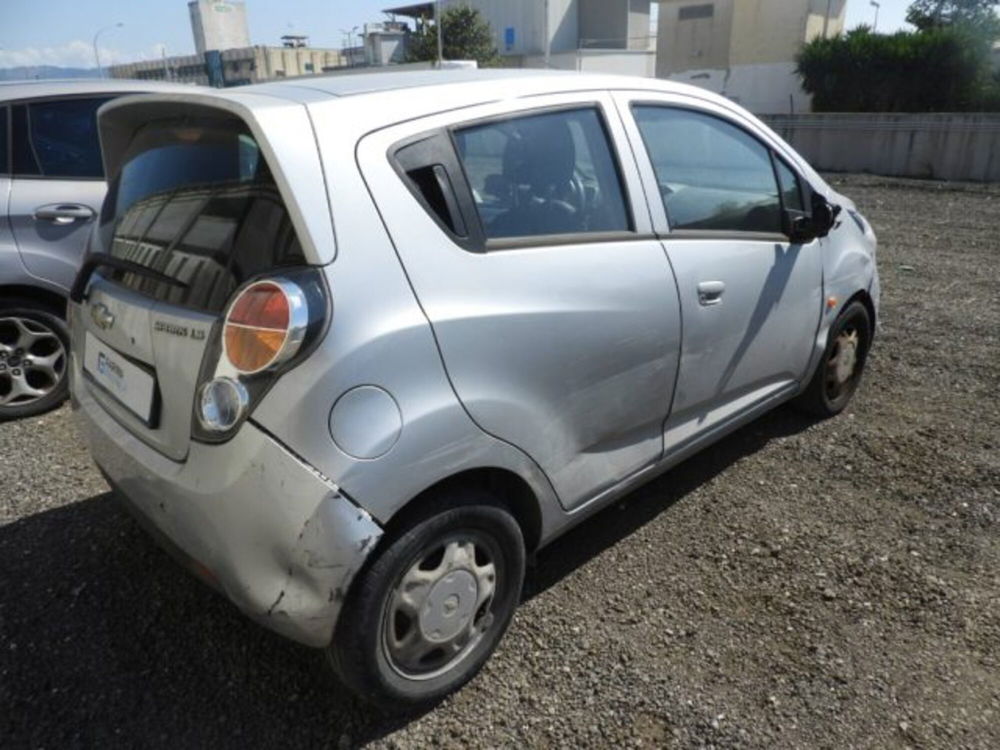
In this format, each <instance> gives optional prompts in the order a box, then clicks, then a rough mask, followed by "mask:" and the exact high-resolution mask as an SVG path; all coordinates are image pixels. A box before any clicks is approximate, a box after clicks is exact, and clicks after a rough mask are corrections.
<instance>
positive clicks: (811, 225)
mask: <svg viewBox="0 0 1000 750" xmlns="http://www.w3.org/2000/svg"><path fill="white" fill-rule="evenodd" d="M781 231H782V232H783V233H784V234H785V236H786V237H788V239H789V240H790V241H791V242H792V243H793V244H796V245H805V244H806V243H809V242H812V241H813V240H814V239H816V238H817V237H820V236H821V235H820V234H819V232H818V231H817V228H816V224H815V221H814V220H813V218H812V217H810V216H809V214H807V213H805V212H804V211H793V210H791V209H788V208H786V209H785V210H784V212H783V213H782V216H781Z"/></svg>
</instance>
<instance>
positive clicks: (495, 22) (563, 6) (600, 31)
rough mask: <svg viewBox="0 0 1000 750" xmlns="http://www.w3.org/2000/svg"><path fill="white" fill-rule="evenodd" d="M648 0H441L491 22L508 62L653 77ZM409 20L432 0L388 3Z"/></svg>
mask: <svg viewBox="0 0 1000 750" xmlns="http://www.w3.org/2000/svg"><path fill="white" fill-rule="evenodd" d="M650 5H651V0H441V3H440V6H441V10H442V11H444V10H447V9H448V8H451V7H455V6H468V7H471V8H474V9H476V10H478V11H479V13H480V14H481V15H482V17H483V18H484V20H486V21H487V22H489V24H490V26H491V28H492V29H493V33H494V35H495V41H496V47H497V50H498V51H499V52H500V55H501V56H502V57H503V58H504V64H505V65H507V66H510V67H530V68H540V67H551V68H561V69H570V70H587V71H594V72H608V73H624V74H630V75H639V76H647V77H649V76H653V75H654V74H655V71H656V37H655V36H654V35H653V33H652V32H651V29H650ZM385 12H386V13H388V14H390V15H393V16H402V17H404V18H412V19H430V18H433V17H434V3H433V2H423V3H413V4H409V5H402V6H397V7H393V8H386V10H385Z"/></svg>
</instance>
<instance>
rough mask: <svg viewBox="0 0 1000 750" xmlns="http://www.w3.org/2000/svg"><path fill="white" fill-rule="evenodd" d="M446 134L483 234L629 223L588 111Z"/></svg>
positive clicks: (625, 226) (618, 228) (605, 147)
mask: <svg viewBox="0 0 1000 750" xmlns="http://www.w3.org/2000/svg"><path fill="white" fill-rule="evenodd" d="M454 137H455V141H456V144H457V146H458V153H459V157H460V159H461V161H462V165H463V167H464V169H465V173H466V175H467V176H468V180H469V183H470V187H471V189H472V193H473V199H474V203H475V206H476V210H477V211H478V213H479V218H480V219H481V221H482V224H483V228H484V231H485V234H486V237H487V238H490V239H504V238H516V237H534V236H545V235H561V234H581V233H590V232H624V231H630V230H631V229H632V223H631V217H630V215H629V211H628V208H627V207H626V202H625V191H624V189H623V188H622V182H621V177H620V175H619V172H618V168H617V165H616V163H615V160H614V157H613V156H612V151H611V145H610V143H609V141H608V135H607V133H606V131H605V129H604V125H603V123H602V121H601V118H600V116H599V114H598V112H597V110H596V109H594V108H592V107H588V108H583V109H574V110H561V111H556V112H547V113H542V114H534V115H529V116H526V117H514V118H509V119H504V120H500V121H496V122H489V123H486V124H483V125H474V126H472V127H467V128H461V129H458V130H456V131H455V133H454Z"/></svg>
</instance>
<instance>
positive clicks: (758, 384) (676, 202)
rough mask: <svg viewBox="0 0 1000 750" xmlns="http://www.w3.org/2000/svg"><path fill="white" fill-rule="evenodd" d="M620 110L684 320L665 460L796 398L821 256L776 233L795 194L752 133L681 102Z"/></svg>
mask: <svg viewBox="0 0 1000 750" xmlns="http://www.w3.org/2000/svg"><path fill="white" fill-rule="evenodd" d="M619 101H620V104H621V108H622V110H623V114H624V115H625V116H626V118H627V127H628V128H629V130H630V136H631V138H632V140H633V142H634V143H636V144H637V150H638V152H639V153H640V159H641V163H642V168H643V173H644V177H645V178H646V180H647V181H648V182H647V184H649V185H650V186H651V187H650V189H649V192H651V193H653V194H654V196H655V197H654V198H653V200H655V201H656V203H655V204H654V207H655V208H656V209H657V210H655V211H654V223H655V224H656V225H657V226H658V229H659V233H660V234H661V236H662V237H663V240H664V242H663V245H664V247H665V249H666V251H667V254H668V256H669V257H670V262H671V265H672V266H673V269H674V273H675V274H676V277H677V285H678V289H679V290H680V301H681V310H682V313H683V317H684V344H683V350H682V356H681V364H680V371H679V375H678V381H677V392H676V396H675V400H674V404H673V409H672V411H671V414H670V419H669V420H668V422H667V425H666V431H665V432H666V434H665V440H666V447H667V450H668V451H670V450H676V449H680V448H683V447H684V446H685V444H687V443H689V442H690V441H692V440H694V439H696V438H698V437H701V436H704V435H706V434H707V433H709V432H711V431H712V430H713V429H716V428H718V427H720V426H722V425H724V424H726V423H727V422H730V421H732V420H734V419H738V418H739V417H741V416H742V415H744V414H747V413H749V412H751V411H753V410H754V409H756V408H758V407H761V406H762V405H764V404H766V403H769V402H770V401H771V400H773V399H777V398H780V397H782V396H783V395H785V394H788V393H790V392H792V391H793V390H795V389H796V388H797V386H798V383H799V382H800V381H801V380H802V379H803V377H805V375H806V369H807V367H808V363H809V359H810V356H811V355H812V351H813V343H814V341H815V337H816V331H817V329H818V326H819V322H820V317H821V315H822V291H823V270H822V255H821V253H822V247H821V242H820V241H818V240H817V241H812V242H809V243H806V244H797V243H793V242H790V241H789V239H788V237H786V236H785V235H784V234H783V226H784V225H783V221H782V215H783V211H784V210H785V209H788V210H792V211H798V212H805V208H806V205H805V204H806V201H805V192H804V185H803V183H802V181H801V180H800V178H799V177H798V176H797V175H796V174H795V172H794V171H793V170H792V168H791V167H790V166H789V165H788V163H787V162H786V161H785V160H784V158H783V157H782V156H781V155H780V154H778V153H777V151H776V148H775V146H774V145H773V144H769V143H767V142H766V141H765V140H764V139H763V137H762V136H761V135H760V134H758V133H755V132H754V131H753V129H752V128H751V127H750V126H749V124H747V123H741V122H739V121H738V120H737V119H736V118H735V117H733V116H732V115H730V114H728V113H727V112H725V111H724V110H721V109H719V108H716V107H713V106H712V105H704V106H701V105H699V104H696V103H693V102H691V101H690V100H685V99H683V98H678V97H658V96H657V95H646V94H641V95H635V96H634V97H633V96H629V95H625V94H622V95H619Z"/></svg>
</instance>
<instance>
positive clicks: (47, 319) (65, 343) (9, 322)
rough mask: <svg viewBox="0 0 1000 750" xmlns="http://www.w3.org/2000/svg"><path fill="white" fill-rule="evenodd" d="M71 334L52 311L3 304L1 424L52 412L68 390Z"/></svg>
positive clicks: (23, 302) (19, 302)
mask: <svg viewBox="0 0 1000 750" xmlns="http://www.w3.org/2000/svg"><path fill="white" fill-rule="evenodd" d="M68 373H69V331H68V330H67V328H66V322H65V320H63V318H62V317H61V316H60V315H58V314H57V313H56V311H55V310H53V309H52V308H51V307H49V306H46V305H43V304H40V303H38V302H35V301H32V300H29V299H22V298H16V299H9V300H3V301H2V302H0V422H2V421H5V420H10V419H22V418H24V417H32V416H35V415H37V414H42V413H43V412H46V411H49V410H50V409H54V408H55V407H57V406H59V404H61V403H62V402H63V401H65V400H66V396H67V394H68V392H69V377H68Z"/></svg>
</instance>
